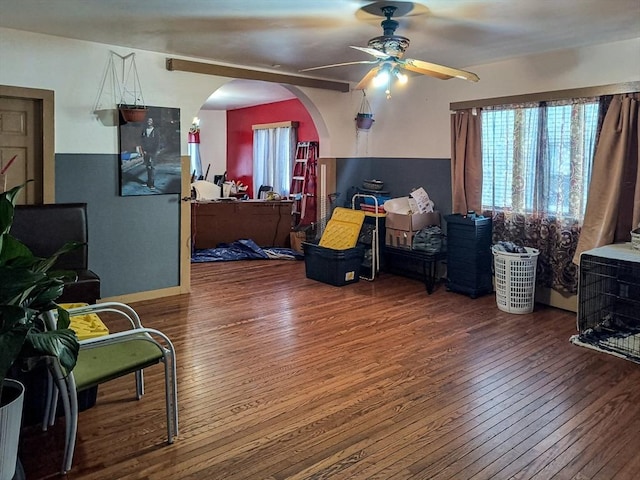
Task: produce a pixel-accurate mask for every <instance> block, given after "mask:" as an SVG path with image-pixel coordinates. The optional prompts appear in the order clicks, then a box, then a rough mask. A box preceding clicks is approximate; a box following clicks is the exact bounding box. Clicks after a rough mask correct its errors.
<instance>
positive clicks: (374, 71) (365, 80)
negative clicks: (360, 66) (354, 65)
mask: <svg viewBox="0 0 640 480" xmlns="http://www.w3.org/2000/svg"><path fill="white" fill-rule="evenodd" d="M381 68H382V65H378V66H377V67H373V68H372V69H371V70H369V72H368V73H367V74H366V75H365V76H364V77H363V78H362V80H360V81H359V82H358V84H357V85H356V86H355V87H354V90H364V89H365V88H367V84H368V83H369V82H370V81H371V80H372V79H373V77H375V76H376V75H377V74H378V72H379V71H380V69H381Z"/></svg>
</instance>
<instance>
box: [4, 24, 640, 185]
mask: <svg viewBox="0 0 640 480" xmlns="http://www.w3.org/2000/svg"><path fill="white" fill-rule="evenodd" d="M110 51H114V52H117V53H118V54H120V55H127V54H129V53H131V51H130V50H125V49H123V48H121V47H115V46H110V45H103V44H98V43H92V42H83V41H76V40H69V39H64V38H59V37H52V36H46V35H40V34H32V33H27V32H22V31H17V30H10V29H0V84H2V85H12V86H21V87H31V88H41V89H48V90H53V91H54V92H55V122H56V137H55V141H56V144H55V151H56V152H57V153H117V152H118V135H117V128H115V127H106V126H104V125H103V124H102V123H101V122H100V121H99V120H98V119H97V118H96V116H95V115H94V114H93V110H94V106H95V104H96V100H97V97H98V94H99V91H100V86H101V82H102V78H103V75H104V70H105V67H106V64H107V60H108V59H109V52H110ZM639 52H640V38H636V39H633V40H629V41H623V42H616V43H611V44H605V45H598V46H594V47H588V48H582V49H574V50H558V51H556V52H552V53H548V54H541V55H534V56H528V57H522V58H516V59H512V60H508V61H503V62H499V63H495V64H490V65H479V66H475V67H469V68H468V70H471V71H473V72H475V73H477V74H478V75H479V76H480V82H478V83H468V82H465V81H463V80H457V79H452V80H447V81H442V80H436V79H433V78H428V77H419V76H416V77H411V78H410V79H409V84H408V85H407V86H406V87H405V88H404V89H403V90H400V89H394V90H392V98H391V99H389V100H387V99H386V98H384V93H382V92H378V91H373V90H370V91H369V92H368V94H367V98H368V99H369V102H370V104H371V107H372V110H373V113H374V118H375V123H374V126H373V127H372V128H371V130H370V131H369V132H368V133H362V132H360V134H359V135H356V129H355V121H354V118H355V115H356V113H357V111H358V108H359V106H360V103H361V100H362V94H361V92H349V93H339V92H332V91H326V90H319V89H312V88H297V87H293V88H292V89H293V90H294V91H297V92H298V93H299V96H300V97H301V100H302V102H303V103H304V104H305V105H307V108H309V110H310V111H311V113H312V116H313V117H314V119H315V120H316V122H317V125H316V126H317V128H318V131H319V133H320V149H321V151H320V154H321V156H330V157H353V156H375V157H401V158H402V157H406V158H414V157H416V158H425V157H427V158H448V157H449V156H450V135H449V121H450V120H449V104H450V103H451V102H458V101H463V100H472V99H481V98H491V97H499V96H505V95H516V94H524V93H533V92H540V91H549V90H560V89H567V88H577V87H587V86H595V85H605V84H613V83H621V82H629V81H638V80H640V55H638V53H639ZM135 53H136V64H137V69H138V73H139V76H140V81H141V84H142V89H143V94H144V100H145V103H146V104H147V105H153V106H162V107H172V108H180V109H181V131H182V132H183V137H184V141H183V146H182V153H183V154H184V155H186V154H187V132H188V130H189V126H190V125H191V121H192V119H193V117H194V116H197V115H199V111H200V106H201V105H202V104H203V103H204V101H205V100H206V99H207V98H208V97H209V95H211V93H213V92H214V91H215V90H216V89H217V88H219V87H220V86H221V85H223V84H224V83H226V82H228V81H229V80H230V79H228V78H222V77H214V76H208V75H200V74H192V73H186V72H170V71H167V70H166V67H165V60H166V58H167V55H165V54H162V53H154V52H147V51H143V50H136V51H135ZM357 137H358V138H357ZM205 148H208V147H205ZM201 154H202V151H201ZM221 154H222V153H221V151H219V150H218V151H215V152H214V153H212V155H216V156H217V155H221ZM207 163H209V162H207ZM211 163H214V162H211ZM212 168H213V167H212ZM216 173H219V172H216Z"/></svg>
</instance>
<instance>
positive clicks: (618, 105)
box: [574, 93, 640, 264]
mask: <svg viewBox="0 0 640 480" xmlns="http://www.w3.org/2000/svg"><path fill="white" fill-rule="evenodd" d="M638 100H640V94H638V93H634V94H625V95H615V96H614V97H613V99H612V100H611V103H610V104H609V108H608V109H607V113H606V115H605V118H604V121H603V124H602V130H601V132H600V137H599V140H598V146H597V148H596V154H595V158H594V162H593V180H592V182H591V185H590V187H589V201H588V203H587V209H586V213H585V218H584V226H583V228H582V235H581V236H580V241H579V242H578V246H577V249H576V253H575V257H574V262H575V263H576V264H578V263H579V256H580V253H582V252H584V251H586V250H589V249H591V248H595V247H598V246H601V245H608V244H611V243H615V242H620V241H628V240H629V238H630V231H631V230H633V229H635V228H638V227H640V167H639V166H638V157H639V152H638V150H639V147H638V136H639V133H640V122H638V113H639V112H638V103H639V102H638Z"/></svg>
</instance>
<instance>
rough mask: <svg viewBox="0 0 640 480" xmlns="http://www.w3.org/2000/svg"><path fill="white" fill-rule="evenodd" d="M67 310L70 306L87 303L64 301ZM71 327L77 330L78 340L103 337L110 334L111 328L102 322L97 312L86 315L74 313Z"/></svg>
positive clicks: (81, 305) (84, 305)
mask: <svg viewBox="0 0 640 480" xmlns="http://www.w3.org/2000/svg"><path fill="white" fill-rule="evenodd" d="M60 306H61V307H62V308H64V309H65V310H69V309H70V308H78V307H86V306H87V304H86V303H62V304H60ZM69 320H70V322H71V323H70V325H69V328H71V330H73V331H74V332H76V335H77V336H78V340H87V339H89V338H96V337H102V336H103V335H108V334H109V329H108V328H107V326H106V325H105V324H104V323H102V320H100V317H99V316H98V315H97V314H95V313H87V314H84V315H74V316H73V317H71V318H70V319H69Z"/></svg>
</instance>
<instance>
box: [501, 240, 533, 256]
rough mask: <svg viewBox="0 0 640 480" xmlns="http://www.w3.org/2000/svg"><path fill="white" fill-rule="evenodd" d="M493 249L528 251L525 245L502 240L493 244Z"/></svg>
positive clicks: (514, 251)
mask: <svg viewBox="0 0 640 480" xmlns="http://www.w3.org/2000/svg"><path fill="white" fill-rule="evenodd" d="M493 250H494V251H497V252H506V253H527V249H526V248H525V247H523V246H520V245H516V244H515V243H513V242H503V241H500V242H498V243H496V244H495V245H494V246H493Z"/></svg>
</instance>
